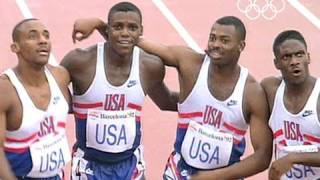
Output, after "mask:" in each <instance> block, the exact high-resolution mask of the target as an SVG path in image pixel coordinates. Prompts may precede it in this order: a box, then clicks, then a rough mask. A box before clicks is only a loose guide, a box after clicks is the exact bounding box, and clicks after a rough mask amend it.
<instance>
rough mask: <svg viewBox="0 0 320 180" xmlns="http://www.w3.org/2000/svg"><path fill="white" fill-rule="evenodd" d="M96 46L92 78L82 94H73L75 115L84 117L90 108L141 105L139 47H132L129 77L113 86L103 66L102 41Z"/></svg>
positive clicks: (108, 108) (125, 107)
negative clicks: (94, 69) (95, 59)
mask: <svg viewBox="0 0 320 180" xmlns="http://www.w3.org/2000/svg"><path fill="white" fill-rule="evenodd" d="M97 48H98V53H97V63H96V73H95V76H94V80H93V82H92V83H91V85H90V87H89V88H88V90H87V91H86V92H85V93H84V94H82V95H74V96H73V98H74V99H73V100H74V104H73V107H74V112H75V115H76V116H78V117H86V114H87V111H88V109H90V108H94V109H99V110H123V109H128V107H131V106H134V107H136V106H137V105H138V106H140V107H141V105H142V104H143V102H144V98H145V94H144V92H143V89H142V87H141V82H140V76H139V74H140V70H139V48H138V47H135V48H134V50H133V58H132V65H131V71H130V75H129V78H128V79H127V81H126V82H125V83H123V84H122V85H120V86H113V85H112V84H111V83H109V81H108V80H107V78H106V74H107V73H106V72H105V68H104V67H105V64H104V43H99V44H98V45H97ZM123 98H124V99H123ZM122 100H124V102H122ZM129 109H130V108H129ZM138 113H139V112H138Z"/></svg>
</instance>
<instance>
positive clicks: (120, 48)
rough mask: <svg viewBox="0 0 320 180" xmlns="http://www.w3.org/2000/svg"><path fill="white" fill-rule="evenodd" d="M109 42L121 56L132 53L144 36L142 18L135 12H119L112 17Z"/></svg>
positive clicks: (109, 27) (109, 24) (109, 25)
mask: <svg viewBox="0 0 320 180" xmlns="http://www.w3.org/2000/svg"><path fill="white" fill-rule="evenodd" d="M107 31H108V38H109V39H108V42H109V43H110V46H111V47H112V49H113V50H114V51H115V52H116V53H117V54H118V55H120V56H127V55H130V54H131V53H132V50H133V47H134V45H135V44H137V42H138V39H139V37H140V36H141V35H142V25H141V18H140V16H139V14H138V13H137V12H134V11H118V12H115V13H113V14H112V15H111V17H110V20H109V22H108V30H107Z"/></svg>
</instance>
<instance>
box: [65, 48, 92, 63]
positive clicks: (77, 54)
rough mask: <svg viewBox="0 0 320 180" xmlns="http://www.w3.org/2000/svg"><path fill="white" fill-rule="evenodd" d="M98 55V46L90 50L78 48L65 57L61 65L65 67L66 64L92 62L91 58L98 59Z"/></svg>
mask: <svg viewBox="0 0 320 180" xmlns="http://www.w3.org/2000/svg"><path fill="white" fill-rule="evenodd" d="M96 54H97V45H93V46H90V47H88V48H76V49H74V50H71V51H70V52H69V53H67V54H66V55H65V57H64V58H63V60H62V63H61V64H62V65H63V64H65V63H72V64H73V63H81V62H83V61H88V60H91V58H94V57H96Z"/></svg>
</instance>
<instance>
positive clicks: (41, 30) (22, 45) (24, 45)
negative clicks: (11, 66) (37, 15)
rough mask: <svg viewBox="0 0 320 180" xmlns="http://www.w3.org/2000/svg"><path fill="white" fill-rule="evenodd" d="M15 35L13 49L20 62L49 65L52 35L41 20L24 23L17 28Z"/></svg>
mask: <svg viewBox="0 0 320 180" xmlns="http://www.w3.org/2000/svg"><path fill="white" fill-rule="evenodd" d="M15 35H16V38H15V39H14V43H13V44H12V45H11V49H12V51H13V52H15V53H16V54H17V56H18V58H19V60H23V61H25V62H27V63H30V64H33V65H38V66H43V65H45V64H47V63H48V60H49V55H50V51H51V41H50V35H49V31H48V30H47V28H46V27H45V26H44V25H43V24H42V23H41V22H40V21H39V20H29V21H25V22H23V23H22V24H20V25H19V26H18V27H17V29H16V31H15Z"/></svg>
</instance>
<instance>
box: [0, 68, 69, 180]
mask: <svg viewBox="0 0 320 180" xmlns="http://www.w3.org/2000/svg"><path fill="white" fill-rule="evenodd" d="M4 74H5V75H6V76H8V77H9V79H10V81H11V83H12V85H13V86H14V87H15V89H16V91H17V93H18V96H19V99H20V102H21V104H22V123H21V126H20V128H19V129H18V130H15V131H8V130H7V131H6V134H5V142H4V150H5V153H6V157H7V159H8V161H9V163H10V165H11V169H12V171H13V172H14V174H15V176H17V178H18V179H62V178H63V177H62V175H63V171H62V168H63V167H64V166H65V165H66V163H68V162H69V161H70V160H71V153H70V150H69V146H68V141H67V138H66V133H65V127H66V120H67V115H68V110H69V105H68V103H67V101H66V99H65V97H64V96H63V94H62V92H61V90H60V88H59V86H58V84H57V83H56V81H55V79H54V77H53V76H52V74H51V73H50V71H49V70H48V69H47V68H45V74H46V78H47V80H48V83H49V87H50V92H51V99H50V102H49V105H48V107H47V109H46V110H41V109H38V108H37V107H36V106H35V104H34V103H33V102H32V100H31V98H30V96H29V95H28V93H27V91H26V89H25V88H24V87H23V85H22V83H21V82H20V81H19V80H18V78H17V76H16V75H15V73H14V71H13V70H12V69H9V70H7V71H5V72H4Z"/></svg>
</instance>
